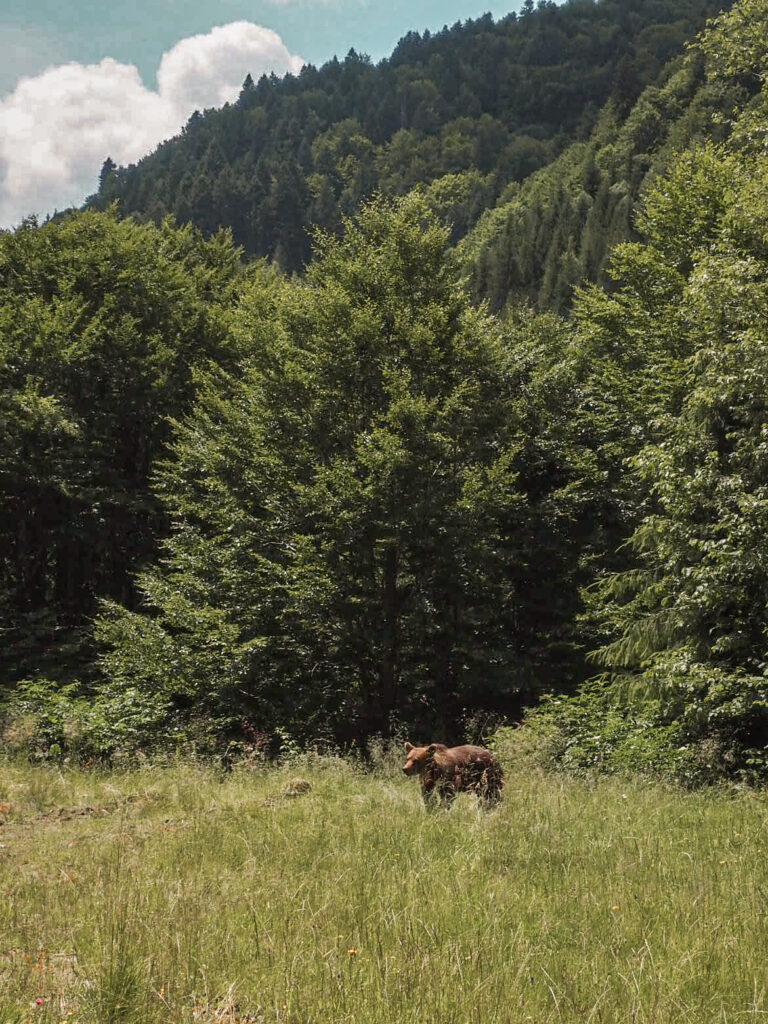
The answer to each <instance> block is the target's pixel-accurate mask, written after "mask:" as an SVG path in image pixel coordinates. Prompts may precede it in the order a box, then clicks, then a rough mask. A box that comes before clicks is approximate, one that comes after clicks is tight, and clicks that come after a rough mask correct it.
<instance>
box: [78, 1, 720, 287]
mask: <svg viewBox="0 0 768 1024" xmlns="http://www.w3.org/2000/svg"><path fill="white" fill-rule="evenodd" d="M722 6H723V3H722V0H599V2H597V3H595V2H593V0H569V2H567V3H565V4H562V5H558V4H555V3H553V2H542V3H539V4H538V6H537V7H536V8H534V6H533V3H532V2H528V3H526V4H525V5H524V8H523V11H522V13H521V14H520V16H516V15H514V14H511V15H509V16H508V17H507V18H504V19H502V20H500V21H499V22H496V23H495V22H494V21H493V19H492V18H491V17H490V15H488V16H485V17H483V18H480V19H477V20H475V21H468V22H466V23H464V24H457V25H455V26H453V27H452V28H450V29H448V28H446V29H444V30H443V31H442V32H439V33H437V34H435V35H430V34H429V33H428V32H427V33H425V34H424V35H423V36H422V35H419V34H418V33H415V32H411V33H409V34H408V35H406V36H405V37H404V38H403V39H402V40H401V42H400V43H399V45H398V46H397V48H396V49H395V51H394V53H393V54H392V55H391V57H389V58H388V59H387V60H384V61H382V62H381V63H380V64H378V65H373V64H372V63H371V61H370V60H369V59H368V58H367V57H365V56H361V55H358V54H356V53H355V52H354V51H350V53H349V54H348V55H347V57H346V58H345V59H344V60H343V61H338V60H336V59H335V58H334V60H332V61H330V62H329V63H327V64H325V65H323V66H322V67H321V68H319V69H318V68H314V67H311V66H307V67H305V68H304V69H303V70H302V72H301V73H300V74H299V75H298V76H295V77H294V76H291V75H288V76H286V77H285V78H284V79H282V80H278V79H277V78H274V77H272V78H269V79H268V78H266V77H263V78H262V79H261V80H260V81H259V82H257V83H254V82H253V81H251V80H250V78H249V79H247V80H246V82H245V83H244V86H243V90H242V93H241V95H240V98H239V100H238V101H237V102H236V103H234V104H231V105H227V106H225V107H224V108H223V109H222V110H209V111H205V112H204V113H196V114H194V115H193V117H192V118H191V119H190V120H189V122H188V124H187V125H186V127H185V128H184V130H183V132H182V133H181V135H180V136H179V137H178V138H175V139H172V140H170V141H169V142H166V143H164V144H163V145H161V146H160V147H159V148H158V150H157V151H156V152H155V153H153V154H152V155H151V156H148V157H146V158H145V159H144V160H142V161H141V162H140V163H139V164H138V165H136V166H130V167H127V168H118V167H115V166H114V164H112V162H111V161H107V162H106V163H105V165H104V167H103V169H102V174H101V180H100V186H99V191H98V193H97V195H96V196H95V197H94V198H93V200H92V202H91V206H92V207H93V208H96V209H104V208H105V207H106V205H107V204H109V203H110V202H112V201H114V200H118V201H119V204H120V212H121V213H122V214H123V215H125V214H137V215H139V216H141V217H142V218H149V219H151V220H154V221H156V222H159V221H160V220H161V219H162V218H163V217H164V216H165V215H166V214H168V213H172V214H173V215H174V216H175V217H176V219H177V221H178V222H179V223H181V224H185V223H188V222H189V223H192V224H194V225H195V226H197V227H199V228H200V229H201V230H202V231H203V232H205V233H206V234H208V233H211V232H214V231H216V230H217V229H218V228H220V227H229V228H230V229H231V230H232V233H233V237H234V239H235V242H236V243H237V244H238V245H241V246H243V247H244V249H245V251H246V253H248V254H249V255H263V256H270V257H273V258H274V259H275V260H276V261H277V262H278V263H279V264H280V266H281V267H283V268H284V269H287V270H299V269H301V268H302V267H304V266H305V265H306V263H307V261H308V260H309V256H310V229H311V227H312V226H313V225H319V226H320V227H322V228H326V229H330V230H333V231H337V230H338V229H339V227H340V224H341V218H342V216H343V215H345V214H350V213H352V212H353V211H354V210H355V209H356V208H357V207H358V205H359V204H360V202H361V201H362V200H364V199H366V198H368V197H369V196H371V194H372V193H373V192H374V191H380V192H381V193H383V194H384V195H387V196H396V195H401V194H403V193H405V192H407V191H409V190H410V189H412V188H413V187H414V186H416V185H418V184H425V183H431V182H434V181H436V180H439V179H443V178H445V176H450V177H449V178H448V179H446V180H445V181H444V182H443V184H442V186H440V187H439V188H438V191H437V197H436V198H438V200H439V201H440V202H441V203H442V205H443V206H445V205H446V204H447V206H448V207H449V208H448V209H447V210H446V212H447V213H448V214H449V215H450V217H451V220H452V222H453V224H454V239H455V238H458V237H459V236H460V235H461V234H463V233H464V232H465V231H466V230H467V228H468V227H470V226H471V225H472V224H473V223H474V222H475V221H476V220H477V218H478V217H479V215H480V214H481V213H482V212H483V210H485V209H488V208H489V207H491V206H492V205H493V204H494V203H495V201H496V199H497V198H498V196H499V195H500V194H501V193H502V192H503V190H504V188H505V186H507V185H508V184H509V183H510V182H516V181H521V180H523V179H525V178H526V177H527V176H528V175H530V174H531V173H532V172H533V171H535V170H537V169H538V168H540V167H542V166H544V165H546V164H549V163H550V162H551V161H552V160H553V159H554V158H555V157H556V156H557V155H558V154H560V153H561V152H562V150H563V149H564V148H565V147H566V146H567V145H568V143H569V142H571V141H573V140H578V139H586V138H588V136H589V134H590V132H591V130H592V128H593V127H594V125H595V123H596V121H597V118H598V114H599V112H600V110H601V109H602V108H603V107H604V105H605V104H606V103H607V102H608V101H609V100H610V101H611V104H612V105H611V110H612V112H613V119H614V122H618V123H620V122H621V121H622V120H623V118H624V117H626V115H627V114H628V112H629V111H630V109H631V108H632V105H633V103H634V101H635V100H636V99H637V97H638V95H639V94H640V92H641V91H642V89H643V87H644V86H646V85H648V84H650V83H653V82H656V80H657V79H658V77H659V75H660V74H661V73H662V71H663V69H664V67H665V65H666V64H667V62H668V61H669V60H670V59H671V58H672V57H674V56H675V55H677V54H679V53H680V52H681V51H682V49H683V46H684V44H685V42H686V41H687V40H689V39H690V38H692V37H693V35H694V34H695V33H696V32H697V31H698V30H699V29H700V28H701V27H702V26H703V24H704V21H705V18H706V17H707V16H708V15H712V14H714V13H716V12H717V11H718V10H719V9H720V8H721V7H722ZM606 130H608V131H609V130H611V127H610V125H606V124H605V122H604V123H603V136H604V134H605V131H606ZM607 173H608V175H610V173H611V171H610V170H609V171H608V172H607ZM587 189H588V191H589V190H590V189H594V193H592V194H597V193H598V192H599V183H597V184H595V182H591V183H588V184H587ZM598 201H599V202H600V201H602V200H601V199H599V200H598ZM548 227H549V226H545V227H544V228H543V231H544V233H547V232H548ZM549 233H550V234H551V231H549ZM622 237H624V236H623V235H622ZM529 273H531V274H536V273H537V270H536V268H535V267H533V266H532V267H531V269H530V271H529ZM571 276H573V275H571ZM510 284H511V286H512V287H514V286H515V284H516V282H514V281H512V282H510Z"/></svg>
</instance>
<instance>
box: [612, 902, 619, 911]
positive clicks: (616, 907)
mask: <svg viewBox="0 0 768 1024" xmlns="http://www.w3.org/2000/svg"><path fill="white" fill-rule="evenodd" d="M611 910H621V907H620V906H619V905H618V903H617V904H616V906H615V907H611Z"/></svg>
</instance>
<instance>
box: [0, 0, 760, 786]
mask: <svg viewBox="0 0 768 1024" xmlns="http://www.w3.org/2000/svg"><path fill="white" fill-rule="evenodd" d="M745 26H746V27H745ZM755 34H757V36H758V38H759V39H763V40H768V8H766V7H765V3H764V0H740V3H739V4H738V5H737V6H735V7H734V8H733V10H732V11H730V12H728V13H725V14H723V15H722V16H721V17H720V18H719V19H718V20H717V21H716V22H715V23H714V24H713V25H712V26H711V27H710V28H709V29H708V31H707V33H706V34H705V35H704V36H703V37H702V39H701V40H700V42H699V43H698V45H697V49H696V54H695V57H694V58H692V59H695V61H696V62H697V63H696V67H697V71H696V74H698V75H699V76H700V86H699V89H698V90H697V91H699V95H703V93H701V91H700V90H701V89H706V90H707V91H706V95H709V96H714V97H718V98H721V97H723V96H734V95H737V96H739V97H741V99H740V100H739V107H738V109H737V110H736V111H735V112H734V113H733V114H732V116H731V117H730V118H729V119H727V123H723V119H722V118H721V119H720V121H718V120H717V119H713V120H714V121H715V123H718V124H719V128H718V132H717V133H716V134H714V135H713V136H712V137H709V138H707V137H698V138H694V140H693V141H692V142H691V143H690V144H689V145H687V146H686V147H685V148H684V149H683V150H682V152H680V153H678V155H676V156H675V155H673V154H672V153H671V152H670V153H669V155H668V156H667V157H665V161H666V162H667V163H668V167H667V169H666V171H664V173H662V174H661V175H660V176H659V177H657V179H656V180H655V181H654V182H653V183H648V184H646V187H645V190H644V192H643V194H642V199H641V208H640V211H639V214H638V216H637V218H636V220H635V222H634V225H633V229H634V231H635V232H636V235H637V239H636V240H635V241H631V242H624V243H622V244H619V245H618V246H615V247H614V248H613V249H612V251H611V254H610V257H609V261H608V264H607V269H606V283H605V284H603V283H593V284H590V285H589V286H587V287H584V288H581V289H579V290H578V292H577V294H576V297H575V300H574V303H573V308H572V311H571V315H569V316H567V317H563V316H561V315H558V314H556V313H553V312H549V311H537V310H535V309H533V308H531V306H530V305H525V304H516V303H508V304H506V305H505V306H504V307H503V308H502V309H501V310H500V311H499V312H498V313H494V312H492V311H491V310H490V309H489V308H488V306H487V305H483V304H480V305H478V304H477V303H476V302H474V301H473V296H472V291H471V281H468V280H467V276H466V275H467V261H466V254H465V253H464V252H463V251H462V249H461V248H459V249H457V248H455V247H453V246H452V245H451V242H452V232H451V227H450V226H447V225H446V224H444V223H443V221H442V218H441V217H440V216H439V215H437V214H436V213H435V210H434V206H433V204H432V203H431V202H430V200H429V197H427V196H425V194H424V192H423V191H422V190H415V191H412V192H411V193H409V194H407V195H406V196H404V197H400V198H395V199H391V198H386V197H382V196H379V197H376V198H374V199H373V200H371V201H369V202H367V203H365V204H363V205H362V206H361V207H360V208H359V209H358V210H357V211H356V213H355V215H354V216H352V217H348V218H347V219H346V220H345V222H344V225H343V230H342V231H340V232H337V231H330V230H326V231H318V232H317V233H316V235H315V238H314V255H313V258H312V260H311V262H310V263H309V265H308V268H307V271H306V274H305V275H304V276H301V277H299V276H292V275H286V274H284V273H283V272H282V271H281V270H280V268H279V267H278V266H276V265H275V263H274V262H273V263H268V262H265V261H250V262H243V261H242V260H241V258H240V252H239V250H238V248H237V247H236V246H235V244H234V242H233V240H232V238H231V235H230V234H228V233H227V232H221V233H218V234H216V235H214V236H212V237H211V238H206V237H205V236H204V234H203V233H202V232H201V231H200V230H198V229H196V228H193V227H191V226H189V225H187V226H184V227H179V226H177V225H176V224H175V223H174V222H173V221H171V220H165V221H163V223H162V224H160V225H159V226H156V225H154V224H152V223H139V222H137V221H135V220H132V219H121V218H120V217H119V215H118V213H117V211H115V210H114V209H112V210H109V211H105V212H98V211H87V212H83V213H78V214H74V215H71V216H69V217H67V218H65V219H61V220H56V221H52V222H50V223H47V224H45V225H43V226H36V225H34V224H31V223H30V224H27V225H25V226H23V227H22V228H21V229H19V230H18V231H17V232H15V233H14V234H5V235H3V236H2V237H0V323H1V324H2V327H3V329H2V332H0V338H2V346H3V347H2V360H1V362H0V417H1V418H2V421H3V426H4V430H3V437H4V441H3V443H2V448H1V449H0V477H1V478H2V481H3V492H4V495H5V501H4V504H3V509H2V516H0V537H1V540H2V543H0V552H2V555H1V556H0V573H1V575H0V602H2V619H3V645H2V660H0V670H1V671H2V677H1V678H2V683H1V685H2V688H3V692H4V695H5V704H6V708H8V707H10V708H11V709H12V710H13V716H15V717H12V718H11V719H9V721H11V722H12V725H13V730H15V731H16V732H17V733H18V730H19V728H20V726H19V722H20V721H22V720H24V716H27V717H26V720H28V721H29V720H32V721H34V722H35V723H36V726H35V728H36V736H38V737H39V738H40V739H39V741H40V743H42V744H44V745H46V749H49V750H50V749H52V748H58V749H62V747H63V746H66V744H70V746H76V745H77V743H79V744H80V749H82V750H87V751H92V752H96V753H102V754H109V753H111V752H114V750H116V749H119V748H120V747H121V746H122V747H125V746H127V747H137V746H138V747H141V746H147V745H151V744H152V743H164V744H167V743H169V742H171V741H172V740H173V739H174V737H177V738H178V737H187V738H188V737H190V736H195V737H197V739H198V741H199V742H203V741H205V742H210V743H212V744H215V743H219V742H222V740H223V739H225V738H226V737H232V736H243V735H249V736H252V737H253V736H258V737H262V738H264V742H269V740H270V737H271V738H277V739H276V740H275V742H277V741H286V742H287V738H290V739H292V740H295V741H297V742H304V741H317V740H322V739H325V740H328V741H329V742H334V743H342V744H349V743H352V742H362V741H364V740H365V739H366V738H367V737H370V736H371V735H374V734H384V735H391V734H393V733H395V732H396V731H397V730H398V729H399V728H401V727H403V726H408V727H409V728H410V729H416V730H420V731H424V732H425V733H426V732H429V733H433V732H434V731H435V729H438V730H440V731H441V732H442V733H443V735H445V736H446V738H452V737H454V736H455V737H458V736H459V735H461V734H462V733H465V732H466V731H467V730H471V729H473V728H480V727H482V724H481V725H480V726H478V723H482V722H486V723H487V722H491V721H498V720H501V719H506V720H514V719H516V718H519V717H520V715H521V713H522V712H523V711H524V710H525V709H529V708H531V706H532V705H535V704H536V702H537V701H538V700H539V698H541V697H542V695H546V694H549V695H550V696H549V697H547V698H546V699H545V700H544V701H543V703H541V704H540V705H539V707H538V710H534V711H532V712H531V711H528V712H527V720H528V722H529V728H530V730H531V732H532V734H534V735H535V736H537V737H538V738H539V740H540V741H541V745H542V749H543V750H545V751H546V752H547V757H548V758H549V759H550V760H552V759H554V760H556V761H559V762H560V763H562V764H564V765H566V766H568V767H569V768H571V769H574V770H583V769H586V768H588V767H592V766H594V765H596V764H597V765H604V766H607V767H609V768H610V767H613V768H626V767H632V768H637V767H645V768H647V769H648V770H653V771H664V772H669V773H674V774H676V775H678V776H682V777H684V778H686V779H688V780H690V781H700V780H702V779H709V778H716V777H719V776H721V775H722V774H724V773H727V774H731V775H735V776H738V777H740V778H743V779H747V780H755V779H759V778H763V777H764V776H765V774H766V768H767V767H768V765H767V764H766V754H765V751H766V747H767V746H768V728H767V723H768V717H766V715H767V713H768V688H767V687H766V683H765V680H766V656H765V652H766V640H767V639H768V636H767V633H766V624H767V622H768V620H766V607H768V591H767V590H766V582H765V580H766V573H765V566H764V565H763V562H764V560H765V551H766V550H768V546H767V542H768V535H767V534H766V533H765V532H764V530H766V529H767V528H768V527H767V526H766V524H767V523H768V520H767V519H766V515H765V509H766V508H767V507H768V491H767V490H766V488H767V487H768V483H767V482H766V472H767V470H766V465H767V463H766V459H765V457H764V455H765V452H764V449H765V444H766V439H765V435H766V422H768V397H767V396H768V389H767V388H766V383H767V382H768V361H767V359H768V357H767V356H766V352H767V351H768V349H766V340H765V339H766V329H767V325H768V313H766V280H768V274H767V273H766V272H767V270H768V266H767V265H766V260H768V251H767V250H766V243H765V239H766V237H768V206H766V200H765V198H764V197H765V195H766V194H768V189H767V188H766V186H767V185H768V181H767V180H766V171H765V166H764V159H763V153H762V141H761V140H762V138H763V135H764V130H765V125H766V123H768V96H767V94H766V87H765V77H766V71H767V70H768V65H767V64H766V58H765V53H767V52H768V47H762V46H760V45H754V43H753V40H754V36H755ZM670 81H671V80H670ZM674 88H678V85H676V86H674ZM641 102H642V101H641ZM670 102H671V101H670ZM717 102H718V103H721V100H720V99H718V101H717ZM676 109H677V110H678V113H680V111H681V109H682V108H681V107H678V108H676ZM638 116H640V115H638ZM681 116H682V117H683V120H685V117H686V115H685V113H684V111H683V113H682V114H681ZM697 116H698V115H697ZM685 123H686V124H690V123H691V122H690V121H686V122H685ZM20 716H21V717H20ZM280 738H282V740H280Z"/></svg>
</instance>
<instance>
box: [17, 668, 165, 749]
mask: <svg viewBox="0 0 768 1024" xmlns="http://www.w3.org/2000/svg"><path fill="white" fill-rule="evenodd" d="M0 737H1V738H2V744H3V747H4V749H5V750H6V751H7V752H8V753H11V754H23V755H26V756H28V757H30V758H33V759H37V760H46V759H50V760H57V759H59V758H64V757H72V758H75V759H77V760H79V761H87V760H89V759H93V760H111V759H112V758H114V757H115V756H118V755H125V754H129V753H134V752H136V751H139V750H144V751H148V750H151V749H155V748H158V747H161V746H165V747H167V746H168V745H170V744H172V743H173V742H174V741H175V742H178V741H179V740H180V739H183V738H185V734H184V733H183V732H182V730H181V729H180V728H179V726H178V725H174V723H173V718H172V715H171V709H170V707H169V705H168V703H167V702H166V701H164V700H161V699H159V698H157V697H155V696H153V695H148V694H146V693H142V692H140V691H139V690H136V689H133V688H130V687H126V688H124V689H118V688H117V687H114V686H108V687H106V688H105V689H103V690H100V691H99V692H98V693H97V694H95V695H93V696H89V695H87V694H85V693H83V692H82V689H81V687H80V684H78V683H69V684H67V685H59V684H58V683H56V682H55V681H53V680H50V679H43V678H40V679H26V680H24V681H23V682H21V683H19V685H18V686H17V687H16V689H15V691H14V692H13V693H12V694H11V695H10V697H9V698H8V699H7V700H6V702H5V703H4V704H3V705H2V706H1V707H0Z"/></svg>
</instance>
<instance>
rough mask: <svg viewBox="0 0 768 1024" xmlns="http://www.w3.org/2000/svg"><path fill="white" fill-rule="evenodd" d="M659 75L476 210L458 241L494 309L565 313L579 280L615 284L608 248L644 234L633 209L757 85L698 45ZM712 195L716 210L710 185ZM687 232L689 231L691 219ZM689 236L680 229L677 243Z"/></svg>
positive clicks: (475, 284)
mask: <svg viewBox="0 0 768 1024" xmlns="http://www.w3.org/2000/svg"><path fill="white" fill-rule="evenodd" d="M705 38H709V37H705ZM664 79H665V80H664V81H662V82H660V83H658V84H653V85H650V86H648V87H647V88H646V89H645V90H644V91H643V92H642V94H641V95H640V97H639V99H638V100H637V102H636V103H635V104H634V106H632V108H631V109H630V110H629V112H627V111H626V110H625V111H621V110H619V109H618V107H617V105H616V104H615V102H613V101H611V102H609V103H608V104H607V106H606V107H605V108H604V109H603V110H602V112H601V113H600V116H599V117H598V119H597V123H596V124H595V127H594V129H593V131H592V133H591V136H590V137H589V139H588V140H587V141H586V142H576V143H573V144H572V145H571V146H569V147H568V148H567V149H566V150H565V151H564V152H563V153H562V154H561V155H560V156H558V157H557V159H555V160H554V161H552V162H551V163H550V164H549V166H546V167H544V168H542V169H541V170H539V171H537V172H536V173H535V174H533V175H532V176H531V177H530V179H529V180H527V181H525V182H524V183H523V184H522V186H521V187H520V188H519V189H518V190H516V191H515V192H514V194H513V195H507V194H502V196H501V197H500V199H499V201H498V203H497V205H496V206H495V207H493V208H492V209H490V210H488V211H487V212H486V213H485V214H484V215H483V216H482V217H481V218H480V220H479V222H478V224H477V225H476V226H475V227H474V228H473V229H472V230H471V231H470V232H469V234H468V236H467V237H466V238H465V239H464V240H463V241H462V243H461V251H462V253H463V255H464V258H465V259H466V261H467V266H468V269H469V272H470V275H471V281H472V289H473V292H474V294H475V296H476V297H477V298H483V299H488V300H489V301H490V303H491V307H492V308H494V309H501V308H502V307H503V306H504V305H505V304H516V303H519V302H520V301H521V300H522V301H526V302H530V303H531V304H533V305H534V306H536V307H537V308H539V309H555V310H558V311H561V312H565V311H567V310H569V309H570V307H571V305H572V300H573V295H574V289H575V288H576V287H577V286H578V285H580V284H582V283H584V282H585V281H590V282H594V283H597V284H599V285H600V286H601V287H602V288H608V289H610V288H611V287H612V282H613V280H614V279H615V276H616V275H615V273H612V272H611V270H610V269H609V263H610V257H611V253H612V250H613V248H614V246H615V245H617V244H618V243H622V242H626V241H629V240H631V239H635V238H637V237H638V235H637V233H636V232H637V230H639V231H640V232H641V233H642V231H643V228H642V226H639V225H636V224H635V217H636V211H638V210H639V209H641V208H642V205H643V202H644V196H645V193H646V191H647V189H648V188H649V186H650V185H651V184H652V183H653V181H654V180H655V179H656V178H657V177H658V175H659V174H661V173H663V172H665V171H666V170H668V169H669V168H670V167H671V165H672V164H673V162H674V160H675V158H676V156H677V154H678V153H679V151H680V150H681V149H683V148H685V147H687V146H689V145H691V144H692V143H697V142H700V141H702V140H704V139H718V138H722V137H723V136H724V135H725V134H726V133H727V132H728V130H729V125H728V123H727V120H726V117H727V115H730V113H731V111H732V109H733V107H734V106H735V105H736V104H737V103H740V104H741V103H744V101H745V98H746V97H747V96H749V95H750V94H754V91H755V85H754V83H749V82H746V83H744V82H734V81H733V80H730V79H727V78H724V77H723V76H721V75H717V74H716V70H715V67H714V65H713V64H712V63H711V62H710V58H709V55H708V54H704V53H702V52H701V50H700V49H698V48H694V49H692V51H691V52H690V53H689V54H688V55H687V57H686V58H685V59H684V60H682V61H677V62H675V63H674V64H672V65H670V66H669V67H668V68H667V69H666V71H665V76H664ZM699 198H700V199H701V198H703V197H699ZM710 198H712V200H713V210H714V209H716V207H717V196H716V195H715V194H714V183H713V189H712V193H711V196H710ZM707 209H708V207H706V206H700V207H699V209H698V214H699V215H702V216H707V215H708V214H707V213H706V211H707ZM681 219H683V218H682V211H681ZM685 230H686V231H687V232H690V231H695V230H696V220H695V218H694V220H693V221H692V222H691V223H690V224H689V223H688V222H686V225H685ZM686 244H687V237H686V236H685V235H683V236H681V238H680V248H681V251H682V250H684V249H685V246H686ZM613 268H614V271H615V269H616V263H615V261H614V263H613Z"/></svg>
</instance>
